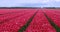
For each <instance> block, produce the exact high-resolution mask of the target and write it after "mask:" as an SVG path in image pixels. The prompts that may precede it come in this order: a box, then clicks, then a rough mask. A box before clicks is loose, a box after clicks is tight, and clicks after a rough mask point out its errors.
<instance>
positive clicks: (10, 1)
mask: <svg viewBox="0 0 60 32" xmlns="http://www.w3.org/2000/svg"><path fill="white" fill-rule="evenodd" d="M0 7H60V0H0Z"/></svg>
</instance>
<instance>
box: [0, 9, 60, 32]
mask: <svg viewBox="0 0 60 32" xmlns="http://www.w3.org/2000/svg"><path fill="white" fill-rule="evenodd" d="M0 32H60V9H42V8H41V9H39V8H37V9H36V8H34V9H31V8H29V9H27V8H26V9H19V8H18V9H0Z"/></svg>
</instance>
